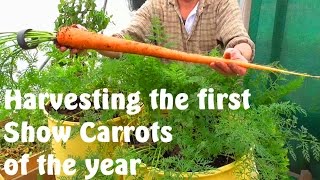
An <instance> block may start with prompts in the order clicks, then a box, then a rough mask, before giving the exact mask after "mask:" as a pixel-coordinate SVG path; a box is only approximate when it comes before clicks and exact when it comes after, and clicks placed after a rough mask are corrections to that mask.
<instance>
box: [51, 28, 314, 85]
mask: <svg viewBox="0 0 320 180" xmlns="http://www.w3.org/2000/svg"><path fill="white" fill-rule="evenodd" d="M57 42H58V43H59V44H60V45H65V46H68V47H73V48H78V49H94V50H105V51H115V52H123V53H132V54H139V55H145V56H153V57H158V58H165V59H171V60H177V61H184V62H190V63H200V64H208V65H209V64H210V63H212V62H225V63H234V64H237V65H239V66H242V67H245V68H249V69H257V70H264V71H271V72H276V73H283V74H292V75H297V76H304V77H312V78H317V79H320V76H312V75H309V74H304V73H297V72H293V71H287V70H282V69H278V68H273V67H269V66H263V65H257V64H252V63H246V62H243V61H234V60H228V59H224V58H218V57H210V56H203V55H199V54H191V53H185V52H180V51H176V50H171V49H167V48H164V47H160V46H156V45H151V44H145V43H140V42H135V41H132V40H125V39H121V38H115V37H108V36H104V35H101V34H97V33H93V32H88V31H84V30H81V29H78V28H73V27H64V28H61V30H60V31H59V32H58V34H57Z"/></svg>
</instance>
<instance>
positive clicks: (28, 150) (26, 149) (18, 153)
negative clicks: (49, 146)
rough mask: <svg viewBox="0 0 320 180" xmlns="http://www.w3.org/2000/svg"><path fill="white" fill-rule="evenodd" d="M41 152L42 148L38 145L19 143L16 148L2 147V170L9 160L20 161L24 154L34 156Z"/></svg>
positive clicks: (0, 157) (0, 158) (0, 164)
mask: <svg viewBox="0 0 320 180" xmlns="http://www.w3.org/2000/svg"><path fill="white" fill-rule="evenodd" d="M40 151H41V148H40V147H39V145H38V144H37V143H19V144H16V145H14V147H8V146H7V147H2V148H0V169H2V168H3V165H4V162H5V161H6V160H7V159H16V160H19V159H20V158H21V157H22V156H23V155H24V154H34V153H38V152H40ZM30 156H31V155H30Z"/></svg>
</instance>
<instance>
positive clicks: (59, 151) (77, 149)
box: [48, 116, 127, 179]
mask: <svg viewBox="0 0 320 180" xmlns="http://www.w3.org/2000/svg"><path fill="white" fill-rule="evenodd" d="M126 120H127V119H126V118H125V117H118V118H114V119H111V120H109V121H108V124H110V125H113V126H122V125H124V124H127V123H126ZM99 125H102V124H101V123H97V125H96V126H95V128H93V129H91V128H90V129H89V130H87V134H88V135H90V136H91V135H93V133H95V132H96V131H95V130H96V128H97V127H99ZM48 126H49V128H50V129H52V127H53V126H71V129H73V128H75V127H76V126H79V127H80V123H79V122H70V121H64V122H58V121H57V120H55V119H53V118H52V117H50V116H49V117H48ZM110 133H111V132H110ZM71 134H72V133H71ZM110 138H111V134H110ZM119 145H120V143H114V142H103V143H102V142H99V141H97V140H96V141H94V142H92V143H87V142H84V141H83V140H82V138H81V136H80V134H79V132H77V134H76V135H71V137H70V138H69V139H68V141H67V142H66V143H65V144H62V143H61V142H56V141H55V140H52V151H53V152H52V153H53V154H54V155H55V158H57V159H59V161H60V162H61V164H62V163H63V162H64V161H65V160H66V159H68V158H73V159H75V160H77V159H80V160H84V159H88V158H89V157H87V156H88V155H89V153H88V152H98V154H99V155H101V156H99V157H101V158H103V159H105V158H112V156H113V151H114V149H115V148H116V147H117V146H119ZM63 176H66V175H65V174H64V173H63V170H62V166H61V168H60V175H56V178H57V179H59V177H63Z"/></svg>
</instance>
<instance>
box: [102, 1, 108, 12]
mask: <svg viewBox="0 0 320 180" xmlns="http://www.w3.org/2000/svg"><path fill="white" fill-rule="evenodd" d="M107 4H108V0H105V1H104V4H103V12H104V13H106V9H107Z"/></svg>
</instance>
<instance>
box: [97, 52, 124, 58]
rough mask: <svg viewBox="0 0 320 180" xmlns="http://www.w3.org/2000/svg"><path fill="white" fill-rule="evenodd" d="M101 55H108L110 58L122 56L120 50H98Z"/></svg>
mask: <svg viewBox="0 0 320 180" xmlns="http://www.w3.org/2000/svg"><path fill="white" fill-rule="evenodd" d="M98 52H99V53H100V54H101V55H103V56H106V57H110V58H120V57H121V56H122V53H121V52H113V51H98Z"/></svg>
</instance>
